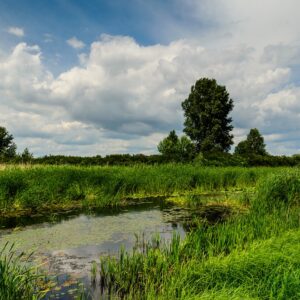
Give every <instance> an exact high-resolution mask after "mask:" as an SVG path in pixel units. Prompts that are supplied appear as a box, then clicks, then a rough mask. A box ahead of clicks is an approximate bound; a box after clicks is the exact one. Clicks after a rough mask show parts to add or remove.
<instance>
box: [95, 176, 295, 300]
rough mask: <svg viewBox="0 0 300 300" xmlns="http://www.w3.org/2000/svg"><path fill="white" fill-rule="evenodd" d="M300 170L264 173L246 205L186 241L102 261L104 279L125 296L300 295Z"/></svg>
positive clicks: (201, 226) (202, 226) (149, 246)
mask: <svg viewBox="0 0 300 300" xmlns="http://www.w3.org/2000/svg"><path fill="white" fill-rule="evenodd" d="M299 204H300V176H299V173H298V172H297V171H289V172H285V173H281V174H277V175H271V176H269V177H267V178H262V179H261V181H260V183H259V185H258V189H257V193H256V195H255V196H254V197H253V198H252V199H251V201H250V203H249V205H250V208H249V212H248V213H247V214H242V215H239V216H235V217H234V218H232V219H229V220H228V221H227V222H224V223H219V224H216V225H214V226H210V225H207V223H205V222H199V224H198V226H197V228H196V230H194V231H193V232H192V233H190V234H189V235H188V236H187V237H186V239H185V240H184V241H180V240H179V238H178V237H177V236H174V238H173V240H172V242H171V244H170V245H165V246H163V245H158V244H159V243H154V244H153V243H147V244H146V245H143V247H142V248H141V249H139V250H135V251H134V252H133V253H127V252H124V251H121V252H120V256H119V258H118V259H114V258H105V259H102V261H101V271H100V275H101V278H102V281H101V284H102V285H104V286H105V287H106V288H107V289H109V290H110V291H114V292H116V293H119V294H121V295H122V296H125V297H127V298H129V299H299V297H300V251H299V250H300V246H299V245H300V243H299V242H300V229H299V225H300V218H299V215H300V206H299Z"/></svg>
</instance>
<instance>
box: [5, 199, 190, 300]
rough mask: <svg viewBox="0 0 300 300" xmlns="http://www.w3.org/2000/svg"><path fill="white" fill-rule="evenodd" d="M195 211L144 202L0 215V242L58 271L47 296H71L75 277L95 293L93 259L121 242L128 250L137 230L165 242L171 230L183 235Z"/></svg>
mask: <svg viewBox="0 0 300 300" xmlns="http://www.w3.org/2000/svg"><path fill="white" fill-rule="evenodd" d="M192 217H193V212H192V211H191V210H189V209H187V208H182V207H177V206H174V205H164V204H163V202H162V201H151V202H146V203H143V204H140V205H137V206H132V207H130V208H126V209H125V208H123V209H115V210H103V209H101V210H98V211H97V210H93V211H71V212H68V213H64V214H57V215H38V216H35V217H31V218H17V219H6V220H0V226H1V229H0V247H2V246H3V245H4V244H5V243H6V242H10V243H14V244H15V249H16V250H18V251H24V252H25V253H29V252H32V251H33V252H34V256H33V258H34V263H36V264H42V268H43V269H44V270H45V271H46V272H47V273H49V274H54V275H56V276H57V278H58V279H57V280H58V287H57V291H55V292H52V293H50V294H48V295H47V298H48V299H49V298H52V297H53V298H58V299H73V296H72V292H74V291H75V290H74V287H75V284H74V282H75V281H78V280H80V281H81V282H83V283H84V285H85V287H86V288H87V289H89V290H90V291H91V293H92V294H96V298H97V299H99V298H100V299H101V297H100V295H98V292H97V288H96V289H95V288H94V290H93V288H92V287H91V285H90V271H91V265H92V263H93V261H96V262H99V257H100V256H104V255H117V254H118V251H119V249H120V247H121V246H123V247H125V248H126V249H127V250H129V251H130V250H131V249H132V247H133V246H134V244H135V242H136V236H140V237H141V236H143V238H144V239H146V240H150V239H151V237H152V236H153V235H155V234H159V235H160V236H161V238H162V239H164V240H165V241H166V242H168V241H169V240H170V239H171V237H172V235H173V234H174V232H176V233H177V234H179V235H180V236H181V237H182V238H183V237H184V236H185V234H186V230H185V228H186V226H185V224H186V222H187V221H188V220H190V219H191V218H192Z"/></svg>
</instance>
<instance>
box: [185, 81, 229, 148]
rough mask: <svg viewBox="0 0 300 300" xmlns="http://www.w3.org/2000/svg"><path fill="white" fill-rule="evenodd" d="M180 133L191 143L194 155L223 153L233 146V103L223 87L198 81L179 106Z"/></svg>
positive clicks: (210, 82) (215, 83) (212, 82)
mask: <svg viewBox="0 0 300 300" xmlns="http://www.w3.org/2000/svg"><path fill="white" fill-rule="evenodd" d="M182 108H183V110H184V116H185V121H184V130H183V131H184V132H185V133H186V134H187V135H188V136H189V137H190V138H191V140H192V141H194V142H195V145H196V151H197V152H210V151H222V152H224V151H225V152H227V151H229V149H230V146H231V145H232V144H233V135H232V134H230V132H231V131H232V129H233V126H232V125H231V122H232V119H231V118H230V117H229V116H228V115H229V113H230V112H231V110H232V109H233V101H232V99H231V98H230V97H229V93H228V92H227V90H226V88H225V86H221V85H219V84H217V82H216V80H215V79H209V78H201V79H199V80H198V81H196V83H195V85H193V86H192V87H191V92H190V94H189V96H188V98H187V99H185V100H184V101H183V102H182Z"/></svg>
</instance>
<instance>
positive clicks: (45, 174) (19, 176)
mask: <svg viewBox="0 0 300 300" xmlns="http://www.w3.org/2000/svg"><path fill="white" fill-rule="evenodd" d="M286 170H288V169H287V168H272V169H271V168H239V167H226V168H213V167H198V166H194V165H181V164H168V165H159V166H145V165H137V166H132V167H72V166H34V167H29V168H20V167H7V168H4V169H3V170H1V171H0V212H1V213H2V215H8V214H9V213H13V212H15V211H17V210H18V211H21V212H22V210H23V211H24V210H25V211H26V210H29V211H30V210H41V209H47V210H49V209H50V210H51V208H53V209H62V208H64V207H68V208H69V207H77V206H97V207H103V206H114V205H124V204H125V205H126V204H127V202H126V198H128V197H135V198H138V197H147V196H157V195H164V196H170V195H178V194H180V195H183V194H188V193H201V192H209V191H214V192H215V191H224V190H245V189H248V188H253V187H254V186H255V185H256V183H257V181H258V180H259V179H260V178H264V177H266V176H267V174H269V173H284V172H286Z"/></svg>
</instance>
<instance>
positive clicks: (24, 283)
mask: <svg viewBox="0 0 300 300" xmlns="http://www.w3.org/2000/svg"><path fill="white" fill-rule="evenodd" d="M30 256H31V255H25V254H24V253H21V254H17V253H16V252H15V251H14V245H13V244H12V245H9V244H8V243H6V244H5V246H4V247H3V248H2V249H1V250H0V299H1V300H16V299H24V300H27V299H41V298H42V297H43V296H44V294H45V290H43V288H44V287H45V282H46V281H45V277H43V276H42V275H39V274H38V273H37V269H36V267H30V265H29V259H30Z"/></svg>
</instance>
